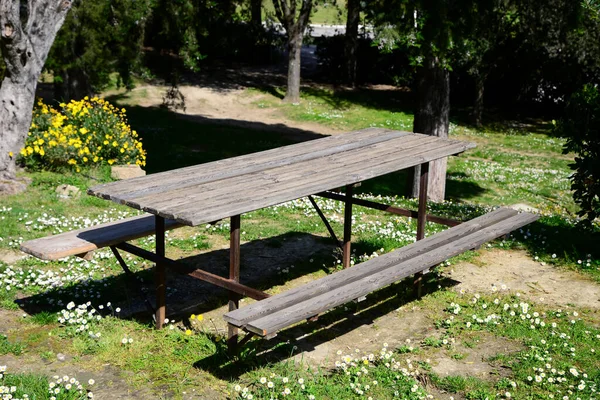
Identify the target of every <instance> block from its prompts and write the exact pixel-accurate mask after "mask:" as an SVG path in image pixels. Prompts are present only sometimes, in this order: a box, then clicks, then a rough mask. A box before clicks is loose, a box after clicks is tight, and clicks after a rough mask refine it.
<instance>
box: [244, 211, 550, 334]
mask: <svg viewBox="0 0 600 400" xmlns="http://www.w3.org/2000/svg"><path fill="white" fill-rule="evenodd" d="M538 218H539V216H537V215H534V214H528V213H522V214H518V215H514V216H512V217H510V218H508V219H505V220H503V221H500V222H498V223H496V224H494V225H492V226H489V227H486V228H483V229H481V230H478V231H476V232H474V233H471V234H470V235H467V236H464V237H461V238H459V239H458V240H453V241H451V242H450V243H447V244H445V245H443V246H440V247H436V248H434V249H432V250H430V251H428V252H426V253H423V254H420V255H418V256H415V257H413V258H410V259H407V260H405V261H403V262H400V263H397V264H393V265H391V266H390V267H388V268H385V269H383V270H381V271H378V272H376V273H373V274H371V275H369V276H366V277H364V278H362V279H360V280H357V281H354V282H352V283H350V284H348V285H344V286H341V287H338V288H336V289H333V290H330V291H328V292H327V293H323V294H321V295H319V296H315V297H311V298H310V299H307V300H304V301H302V302H300V303H296V304H294V305H292V306H290V307H287V308H284V309H281V310H279V311H276V312H274V313H270V314H268V315H265V316H263V317H261V318H259V319H256V320H253V321H250V322H248V323H247V325H246V329H247V330H249V331H250V332H253V333H256V334H258V335H261V336H266V335H269V334H273V333H275V332H277V331H278V330H280V329H282V328H285V327H287V326H290V325H292V324H294V323H296V322H299V321H302V320H305V319H307V318H310V317H312V316H314V315H317V314H319V313H322V312H324V311H327V310H330V309H332V308H334V307H336V306H339V305H341V304H344V303H347V302H349V301H352V300H354V299H357V298H360V297H362V296H365V295H367V294H369V293H371V292H373V291H375V290H377V289H380V288H383V287H385V286H387V285H390V284H392V283H394V282H396V281H398V280H400V279H403V278H405V277H408V276H411V275H413V274H415V273H417V272H420V271H422V270H424V269H427V268H430V267H432V266H434V265H436V264H439V263H440V262H442V261H444V260H446V259H448V258H450V257H453V256H455V255H458V254H460V253H463V252H465V251H467V250H469V249H472V248H473V247H476V246H479V245H482V244H483V243H485V242H487V241H489V240H492V239H494V238H497V237H499V236H502V235H504V234H506V233H509V232H511V231H513V230H515V229H518V228H520V227H522V226H524V225H527V224H529V223H531V222H533V221H535V220H537V219H538ZM375 260H377V259H375ZM367 262H369V261H367ZM373 264H375V265H376V263H375V262H374V263H373ZM274 297H275V296H274Z"/></svg>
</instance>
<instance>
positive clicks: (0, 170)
mask: <svg viewBox="0 0 600 400" xmlns="http://www.w3.org/2000/svg"><path fill="white" fill-rule="evenodd" d="M36 86H37V79H35V80H22V81H21V80H19V79H14V80H13V79H9V78H5V79H4V81H3V82H2V87H0V180H11V179H14V178H15V163H14V159H15V158H16V157H17V155H18V154H19V151H21V148H23V143H25V138H26V137H27V132H29V126H30V125H31V109H32V108H33V102H34V100H35V89H36ZM11 154H12V155H11Z"/></svg>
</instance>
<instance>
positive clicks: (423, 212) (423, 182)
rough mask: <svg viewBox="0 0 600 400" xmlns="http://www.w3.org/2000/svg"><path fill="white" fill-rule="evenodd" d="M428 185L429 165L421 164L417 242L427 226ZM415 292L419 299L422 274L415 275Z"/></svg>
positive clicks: (421, 287) (421, 237)
mask: <svg viewBox="0 0 600 400" xmlns="http://www.w3.org/2000/svg"><path fill="white" fill-rule="evenodd" d="M428 183H429V163H425V164H421V176H420V180H419V214H418V216H417V240H421V239H423V238H424V237H425V228H426V224H427V185H428ZM414 286H415V291H416V293H417V298H421V294H422V290H423V273H422V272H418V273H417V274H415V282H414Z"/></svg>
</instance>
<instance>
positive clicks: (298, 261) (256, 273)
mask: <svg viewBox="0 0 600 400" xmlns="http://www.w3.org/2000/svg"><path fill="white" fill-rule="evenodd" d="M336 251H337V250H336V247H335V246H334V245H333V243H332V240H331V239H329V238H324V237H320V236H314V235H310V234H305V233H298V232H290V233H286V234H283V235H279V236H275V237H272V238H267V239H262V240H254V241H251V242H248V243H244V244H242V246H241V256H242V259H241V263H242V264H241V268H240V281H241V282H242V283H243V284H245V285H249V286H251V287H254V288H257V289H259V290H266V289H269V288H272V287H274V286H279V285H284V284H285V283H286V282H288V281H290V280H293V279H296V278H298V277H301V276H304V275H307V274H311V273H314V272H317V271H319V270H322V269H323V264H325V265H333V262H334V259H335V257H334V252H336ZM122 254H125V253H124V252H122ZM168 256H169V246H167V257H168ZM311 258H312V259H313V262H309V261H308V260H309V259H311ZM179 261H181V262H182V263H183V264H184V265H185V266H187V267H189V268H188V269H189V271H190V272H191V271H193V270H195V269H196V268H201V269H203V270H205V271H208V272H210V273H213V274H216V275H220V276H224V277H226V276H227V275H228V274H229V249H228V248H227V249H221V250H214V251H209V252H206V253H202V254H199V255H194V256H189V257H184V258H181V259H180V260H179ZM128 264H129V267H130V268H132V269H133V268H135V266H134V265H133V264H132V263H131V262H128ZM291 265H294V266H295V267H293V268H290V266H291ZM282 269H287V270H288V272H286V273H283V272H282ZM116 271H117V274H116V275H111V276H108V277H106V278H104V279H101V280H91V281H83V282H79V283H76V284H73V285H70V286H67V287H61V288H56V289H53V290H50V291H48V292H44V293H41V294H36V295H31V296H28V297H23V298H20V299H18V300H16V302H17V304H18V305H19V306H20V307H21V308H22V309H23V310H24V311H25V312H27V313H28V314H32V315H33V314H37V313H40V312H51V313H56V312H59V311H61V310H62V309H64V308H65V307H66V304H67V302H69V301H74V302H76V303H77V302H78V301H80V302H82V303H85V302H86V301H92V303H93V304H94V305H97V304H103V303H106V302H107V301H110V302H111V303H113V304H114V305H115V307H116V305H117V304H118V305H119V307H120V308H121V309H122V311H121V314H120V316H121V317H123V318H135V319H136V320H138V321H140V322H144V323H151V322H152V317H153V313H152V311H151V309H149V307H147V305H148V303H150V305H151V306H153V305H154V298H155V297H154V286H153V284H152V282H153V280H154V269H153V268H149V269H143V270H139V271H135V270H134V272H133V274H132V276H126V274H124V273H118V271H120V270H118V269H117V270H116ZM167 288H168V289H167V316H168V317H169V318H173V317H175V316H177V315H180V314H181V315H186V316H187V315H189V314H192V313H196V314H204V313H206V312H209V311H212V310H214V309H216V308H218V307H220V306H222V305H225V304H227V302H228V292H227V291H226V290H225V289H222V288H220V287H217V286H214V285H212V284H208V283H206V282H203V281H200V280H198V279H195V278H192V277H189V276H187V275H182V274H178V273H175V272H170V271H168V275H167ZM106 311H108V310H106Z"/></svg>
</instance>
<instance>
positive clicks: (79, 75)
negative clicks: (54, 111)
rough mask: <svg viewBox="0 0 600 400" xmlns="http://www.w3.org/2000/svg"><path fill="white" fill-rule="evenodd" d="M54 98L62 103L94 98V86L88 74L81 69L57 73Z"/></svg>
mask: <svg viewBox="0 0 600 400" xmlns="http://www.w3.org/2000/svg"><path fill="white" fill-rule="evenodd" d="M55 75H56V76H58V77H59V79H56V78H55V79H54V98H55V99H57V100H62V101H69V100H81V99H83V98H84V97H85V96H93V94H94V93H93V90H92V85H91V84H90V80H89V78H88V76H87V74H86V73H85V72H84V71H83V70H82V69H80V68H70V69H67V70H64V71H55Z"/></svg>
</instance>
